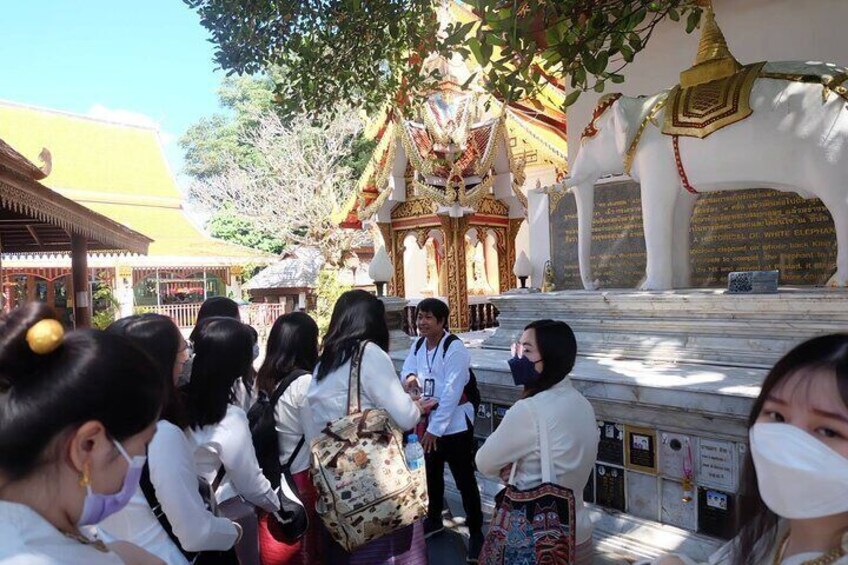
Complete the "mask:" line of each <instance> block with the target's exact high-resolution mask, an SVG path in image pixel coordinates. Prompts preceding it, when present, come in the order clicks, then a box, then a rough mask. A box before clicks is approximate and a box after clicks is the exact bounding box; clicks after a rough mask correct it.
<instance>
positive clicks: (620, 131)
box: [612, 96, 645, 159]
mask: <svg viewBox="0 0 848 565" xmlns="http://www.w3.org/2000/svg"><path fill="white" fill-rule="evenodd" d="M644 107H645V102H644V100H643V99H642V98H630V97H628V96H622V97H621V98H619V99H618V100H617V101H616V102H615V104H613V107H612V111H613V120H612V126H613V129H614V130H615V149H616V151H617V152H618V154H619V155H621V156H622V159H623V158H624V154H625V152H626V151H627V148H628V147H629V146H630V142H631V140H632V139H633V135H634V132H635V131H636V128H637V127H638V126H639V122H640V121H641V119H640V116H641V114H642V111H643V110H644Z"/></svg>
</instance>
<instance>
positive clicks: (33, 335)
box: [26, 319, 65, 355]
mask: <svg viewBox="0 0 848 565" xmlns="http://www.w3.org/2000/svg"><path fill="white" fill-rule="evenodd" d="M64 337H65V328H63V327H62V324H60V323H59V322H58V320H52V319H46V320H41V321H40V322H38V323H37V324H35V325H34V326H32V327H31V328H30V329H29V330H27V333H26V341H27V344H28V345H29V348H30V349H32V352H33V353H35V354H36V355H47V354H48V353H52V352H53V351H55V350H56V348H57V347H59V346H60V345H62V340H63V339H64Z"/></svg>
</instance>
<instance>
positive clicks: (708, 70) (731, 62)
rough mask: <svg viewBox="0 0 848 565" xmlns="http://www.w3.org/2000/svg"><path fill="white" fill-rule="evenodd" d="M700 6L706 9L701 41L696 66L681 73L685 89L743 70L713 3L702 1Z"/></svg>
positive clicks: (708, 0)
mask: <svg viewBox="0 0 848 565" xmlns="http://www.w3.org/2000/svg"><path fill="white" fill-rule="evenodd" d="M699 4H700V5H701V6H703V8H704V22H703V24H702V26H701V40H700V42H699V43H698V55H697V56H696V57H695V64H694V65H693V66H692V67H690V68H689V69H686V70H685V71H683V72H682V73H680V86H682V87H683V88H687V87H690V86H695V85H697V84H703V83H705V82H710V81H713V80H718V79H720V78H725V77H728V76H731V75H734V74H736V73H737V72H739V70H740V69H741V68H742V65H741V64H739V61H737V60H736V58H735V57H734V56H733V54H731V52H730V49H729V48H728V47H727V41H726V40H725V39H724V34H723V33H722V32H721V28H719V27H718V24H717V23H716V21H715V13H714V12H713V6H712V2H710V0H701V1H700V2H699Z"/></svg>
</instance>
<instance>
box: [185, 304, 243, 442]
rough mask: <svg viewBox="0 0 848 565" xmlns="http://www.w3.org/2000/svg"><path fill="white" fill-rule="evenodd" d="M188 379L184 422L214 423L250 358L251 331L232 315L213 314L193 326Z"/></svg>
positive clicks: (231, 396) (192, 423) (197, 423)
mask: <svg viewBox="0 0 848 565" xmlns="http://www.w3.org/2000/svg"><path fill="white" fill-rule="evenodd" d="M195 330H196V331H197V338H196V340H195V342H194V362H193V363H192V367H191V381H190V382H189V383H188V385H186V387H185V392H186V395H185V404H186V409H187V411H188V425H189V426H190V427H192V428H200V427H202V426H206V425H209V424H217V423H218V422H220V421H221V420H222V419H223V418H224V416H225V415H226V413H227V406H228V405H229V404H230V402H232V401H233V400H234V397H233V383H235V381H236V379H238V378H239V377H240V376H242V375H244V374H246V372H247V371H248V369H249V368H250V365H251V363H252V362H253V334H252V333H251V331H250V328H248V327H247V326H246V325H244V324H242V323H241V322H239V321H238V320H234V319H233V318H223V317H213V318H207V319H205V320H203V321H202V322H201V323H200V325H199V326H198V327H197V328H195Z"/></svg>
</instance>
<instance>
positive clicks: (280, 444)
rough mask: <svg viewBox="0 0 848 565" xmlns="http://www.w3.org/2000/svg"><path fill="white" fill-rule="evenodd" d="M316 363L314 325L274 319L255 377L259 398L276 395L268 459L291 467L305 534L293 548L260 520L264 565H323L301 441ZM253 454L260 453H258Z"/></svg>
mask: <svg viewBox="0 0 848 565" xmlns="http://www.w3.org/2000/svg"><path fill="white" fill-rule="evenodd" d="M317 362H318V325H317V324H316V323H315V320H313V319H312V318H311V317H310V316H309V315H308V314H304V313H303V312H292V313H290V314H285V315H283V316H280V317H279V318H277V320H276V321H275V322H274V325H273V326H272V327H271V332H270V333H269V334H268V349H267V352H266V354H265V359H264V361H263V363H262V367H260V368H259V374H258V377H257V383H258V386H259V390H260V391H261V392H260V394H265V395H267V397H268V398H273V397H274V394H275V393H276V394H278V395H279V400H278V401H277V403H276V406H275V408H274V423H275V428H276V431H277V449H276V451H275V452H274V453H269V454H268V457H271V456H274V455H276V456H277V461H278V462H279V466H280V468H281V469H284V468H285V467H286V466H288V467H289V472H290V473H291V478H292V480H293V481H294V484H295V487H296V488H297V492H298V495H299V496H300V501H301V502H302V503H303V506H304V507H305V508H306V511H307V512H308V513H309V529H308V530H307V532H306V534H305V535H304V536H303V537H302V538H301V539H299V540H298V541H296V542H295V543H287V542H286V541H284V539H283V535H282V533H281V532H280V531H279V526H278V524H277V522H276V521H275V520H274V519H273V518H272V517H271V516H270V515H269V514H267V513H262V514H260V516H259V556H260V558H261V560H262V565H295V564H302V565H308V564H311V565H321V564H322V563H323V562H324V547H323V544H322V541H321V539H320V528H319V525H318V522H319V518H318V515H317V514H316V513H315V500H316V499H317V497H318V495H317V492H316V491H315V487H314V486H313V485H312V479H311V478H310V476H309V445H307V444H306V437H305V436H306V429H305V427H306V426H305V423H306V421H307V419H308V418H309V413H308V409H307V406H306V391H307V390H308V389H309V383H311V382H312V370H313V369H314V368H315V364H316V363H317ZM257 450H260V451H261V449H260V448H258V447H257ZM268 451H269V452H271V451H273V450H271V449H269V450H268ZM265 457H266V455H265V454H261V461H260V463H261V464H262V466H263V470H264V471H265V476H266V477H267V478H268V480H269V481H271V484H272V485H274V486H277V485H279V484H280V479H281V477H280V475H277V476H276V477H274V476H270V475H269V469H272V468H276V465H272V464H267V465H266V459H265ZM272 462H273V460H272ZM289 464H290V465H289ZM277 470H278V471H279V469H277Z"/></svg>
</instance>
